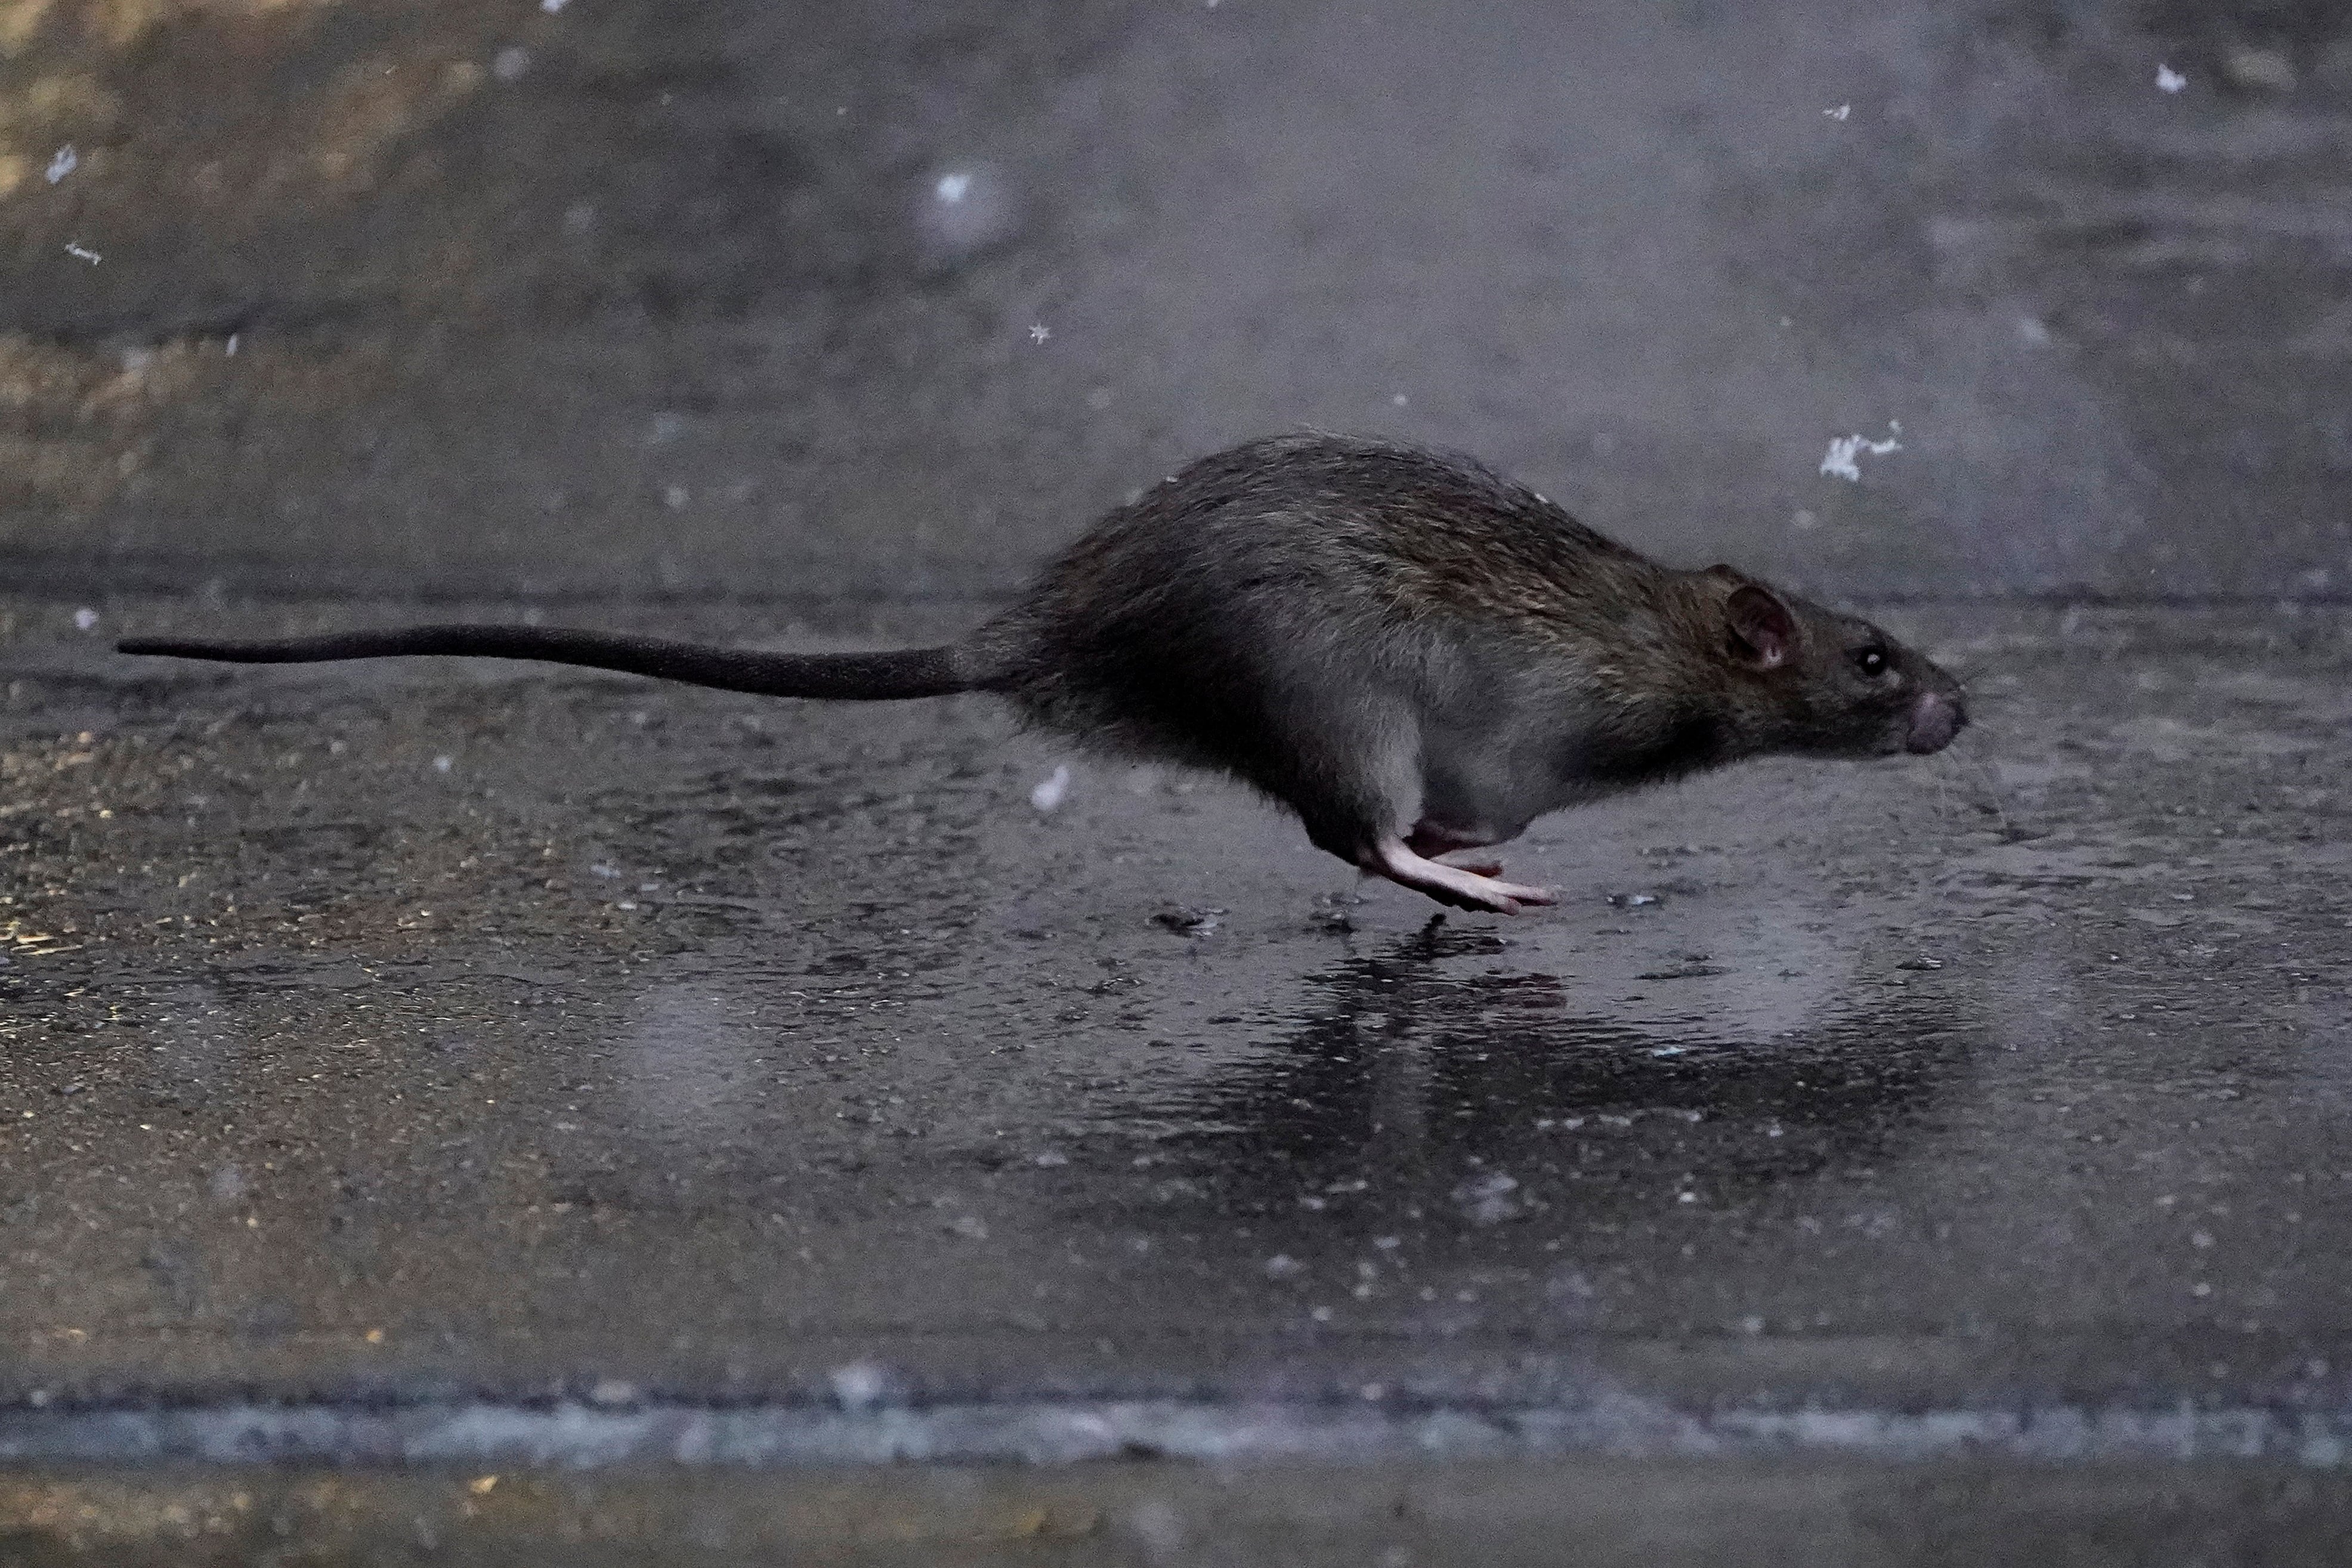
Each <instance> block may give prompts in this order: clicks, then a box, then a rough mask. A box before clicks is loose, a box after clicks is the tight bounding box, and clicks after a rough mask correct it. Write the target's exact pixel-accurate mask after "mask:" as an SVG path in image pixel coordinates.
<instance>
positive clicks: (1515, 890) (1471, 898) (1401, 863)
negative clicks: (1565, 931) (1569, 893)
mask: <svg viewBox="0 0 2352 1568" xmlns="http://www.w3.org/2000/svg"><path fill="white" fill-rule="evenodd" d="M1364 869H1365V870H1366V871H1367V872H1370V873H1372V874H1374V875H1376V876H1384V877H1386V878H1388V879H1389V880H1390V881H1391V882H1393V883H1399V884H1401V885H1402V886H1405V887H1410V888H1413V889H1415V890H1417V891H1419V892H1422V893H1425V894H1428V895H1429V896H1430V897H1432V898H1433V899H1435V900H1437V902H1438V903H1440V904H1452V905H1453V906H1454V908H1456V909H1491V910H1493V911H1494V912H1495V913H1496V914H1497V915H1517V913H1518V912H1519V906H1520V905H1521V904H1554V903H1557V902H1559V900H1558V897H1557V896H1556V895H1555V894H1553V893H1552V892H1551V891H1550V890H1549V889H1548V888H1541V887H1521V886H1520V885H1519V884H1518V883H1510V882H1497V881H1496V880H1495V879H1494V878H1493V877H1492V876H1487V875H1484V874H1482V873H1479V872H1476V871H1472V870H1470V869H1469V868H1467V867H1465V866H1451V865H1446V864H1444V863H1443V862H1438V861H1433V860H1429V859H1426V858H1424V857H1423V856H1421V855H1417V854H1415V853H1414V852H1412V848H1411V847H1410V846H1409V845H1407V844H1406V843H1405V841H1403V840H1402V839H1386V840H1383V841H1381V842H1380V843H1378V844H1375V845H1374V846H1373V847H1372V854H1371V858H1370V861H1369V862H1365V864H1364ZM1500 869H1501V868H1500V867H1499V866H1498V867H1496V870H1500Z"/></svg>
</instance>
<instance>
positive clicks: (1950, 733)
mask: <svg viewBox="0 0 2352 1568" xmlns="http://www.w3.org/2000/svg"><path fill="white" fill-rule="evenodd" d="M1968 722H1969V713H1968V709H1966V708H1964V707H1962V706H1960V702H1959V699H1958V697H1949V696H1946V695H1944V694H1943V693H1941V692H1927V693H1923V694H1922V695H1921V696H1920V698H1919V700H1918V701H1917V702H1916V703H1915V704H1913V705H1912V708H1911V731H1910V733H1909V734H1908V735H1906V736H1905V737H1903V749H1904V750H1906V751H1908V752H1911V753H1913V754H1914V755H1916V756H1919V757H1925V756H1927V754H1928V753H1929V752H1933V751H1941V750H1943V749H1944V747H1948V746H1949V745H1951V744H1952V737H1954V736H1956V735H1958V734H1959V733H1960V726H1962V725H1964V724H1966V723H1968Z"/></svg>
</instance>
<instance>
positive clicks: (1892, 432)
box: [1822, 420, 1903, 483]
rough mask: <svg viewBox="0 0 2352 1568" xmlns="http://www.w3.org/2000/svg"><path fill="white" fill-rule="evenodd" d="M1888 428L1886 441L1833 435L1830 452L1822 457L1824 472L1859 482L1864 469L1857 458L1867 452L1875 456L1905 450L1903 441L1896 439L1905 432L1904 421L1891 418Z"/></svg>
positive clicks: (1835, 477) (1834, 476)
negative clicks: (1855, 460)
mask: <svg viewBox="0 0 2352 1568" xmlns="http://www.w3.org/2000/svg"><path fill="white" fill-rule="evenodd" d="M1886 428H1887V431H1888V434H1887V437H1886V439H1885V440H1884V441H1873V440H1872V439H1871V438H1870V437H1869V436H1867V435H1838V436H1832V437H1831V439H1830V449H1829V453H1828V455H1826V456H1824V457H1823V458H1822V473H1823V474H1825V475H1827V476H1830V477H1831V478H1833V479H1844V480H1848V481H1852V482H1856V483H1859V482H1860V480H1861V478H1862V469H1861V467H1860V466H1859V465H1857V464H1856V463H1855V462H1854V459H1855V458H1857V457H1859V456H1861V455H1863V454H1864V453H1865V452H1866V453H1868V454H1870V455H1872V456H1873V457H1884V456H1885V455H1887V454H1888V453H1890V452H1900V451H1902V450H1903V443H1902V442H1901V441H1899V440H1897V439H1896V437H1897V436H1900V435H1901V434H1903V426H1902V423H1900V422H1899V421H1896V420H1889V421H1887V423H1886Z"/></svg>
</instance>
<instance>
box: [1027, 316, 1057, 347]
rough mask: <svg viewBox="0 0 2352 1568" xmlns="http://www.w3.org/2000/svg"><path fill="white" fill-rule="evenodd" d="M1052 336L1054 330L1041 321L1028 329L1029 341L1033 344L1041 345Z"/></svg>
mask: <svg viewBox="0 0 2352 1568" xmlns="http://www.w3.org/2000/svg"><path fill="white" fill-rule="evenodd" d="M1053 335H1054V329H1052V328H1051V327H1048V326H1046V325H1045V323H1044V322H1043V321H1040V322H1038V323H1037V324H1036V325H1035V326H1034V327H1032V328H1030V329H1029V340H1030V341H1031V342H1033V343H1042V342H1044V341H1045V340H1046V339H1048V338H1050V337H1052V336H1053Z"/></svg>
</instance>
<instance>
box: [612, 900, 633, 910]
mask: <svg viewBox="0 0 2352 1568" xmlns="http://www.w3.org/2000/svg"><path fill="white" fill-rule="evenodd" d="M636 906H637V901H636V900H635V899H634V898H625V899H623V900H621V902H620V903H618V904H614V906H613V907H614V908H615V909H635V907H636Z"/></svg>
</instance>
